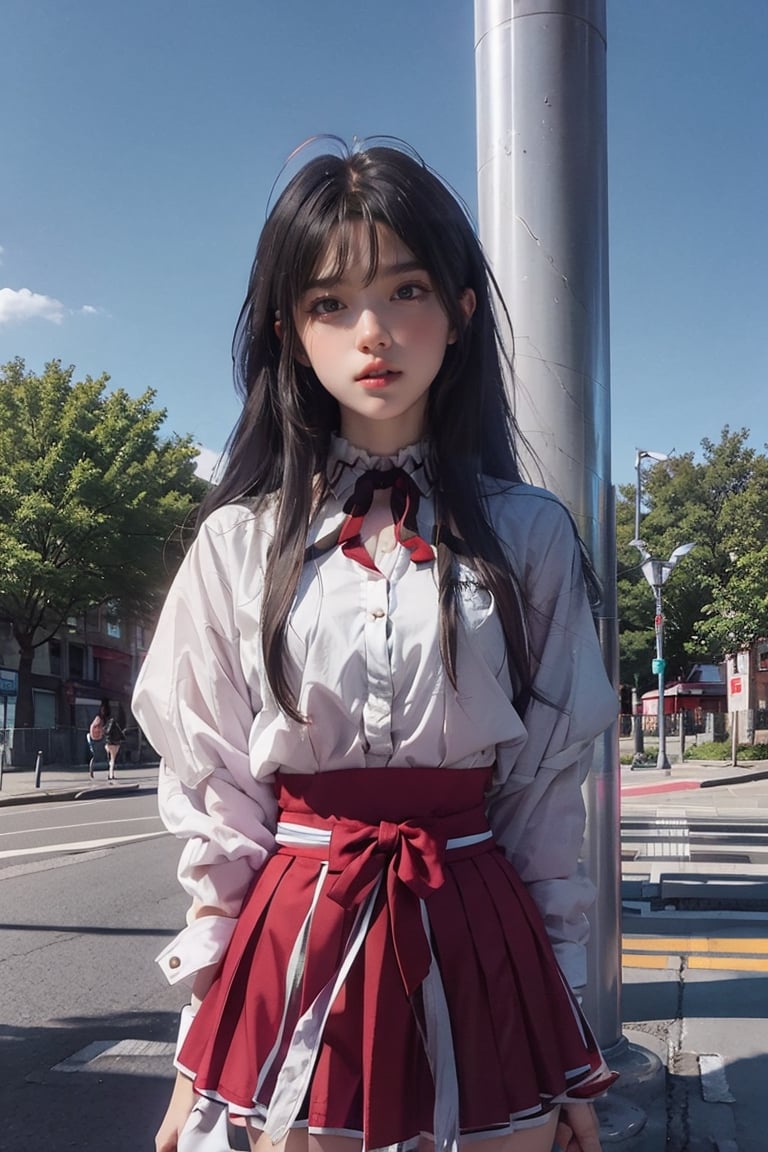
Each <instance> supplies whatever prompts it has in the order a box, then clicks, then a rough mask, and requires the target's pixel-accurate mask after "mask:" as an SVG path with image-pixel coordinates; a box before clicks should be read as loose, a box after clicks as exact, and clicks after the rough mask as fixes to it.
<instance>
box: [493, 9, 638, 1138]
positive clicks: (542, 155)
mask: <svg viewBox="0 0 768 1152" xmlns="http://www.w3.org/2000/svg"><path fill="white" fill-rule="evenodd" d="M605 49H606V37H605V0H475V70H476V77H477V84H476V90H477V137H478V204H479V218H480V234H481V238H482V240H483V243H484V246H485V249H486V252H487V253H488V256H489V258H490V261H491V264H492V266H493V269H494V272H495V274H496V278H497V280H498V282H499V285H500V287H501V291H502V294H503V296H504V299H505V302H506V304H507V307H508V308H509V311H510V315H511V319H512V328H513V332H514V351H515V391H514V401H515V415H516V417H517V421H518V426H519V428H520V430H521V432H522V434H523V437H524V438H525V441H526V443H527V445H529V446H530V452H528V451H527V450H526V447H525V445H521V449H522V457H523V465H524V466H525V467H526V468H527V471H528V473H529V474H530V476H531V478H532V479H533V480H534V481H536V480H541V482H543V484H544V485H545V487H547V488H550V489H551V490H552V491H554V492H555V493H556V494H557V495H558V496H560V497H561V498H562V499H563V500H564V501H565V503H566V504H567V505H568V506H569V508H570V509H571V511H572V512H573V514H574V516H575V518H576V521H577V523H578V525H579V529H580V531H581V534H582V537H583V538H584V540H585V542H586V544H587V547H588V548H589V551H590V554H591V556H592V560H593V563H594V565H595V568H596V570H597V573H598V575H599V577H600V579H601V581H602V584H603V588H604V589H605V597H604V602H603V606H602V612H601V616H600V618H599V619H598V628H599V631H600V637H601V643H602V646H603V655H604V658H605V663H606V667H607V669H608V671H609V674H610V675H611V676H612V677H613V678H614V681H615V682H618V625H617V619H616V549H615V538H614V508H613V489H612V487H611V479H610V393H609V349H608V212H607V175H606V170H607V130H606V120H607V111H606V72H605V68H606V60H605ZM618 765H619V750H618V725H617V724H614V725H613V726H612V728H611V729H610V731H609V732H607V733H606V734H605V735H604V737H603V738H602V739H600V740H599V741H598V742H597V746H596V749H595V757H594V761H593V767H592V772H591V773H590V775H589V779H588V781H587V784H586V786H585V801H586V806H587V830H586V837H585V842H584V862H585V868H586V871H587V872H588V874H589V875H590V877H591V878H592V880H593V881H594V882H595V884H596V885H597V891H598V898H597V902H596V904H595V906H594V908H593V909H592V912H591V914H590V921H591V927H592V931H591V935H590V942H589V956H588V965H589V985H588V987H587V989H586V990H585V995H584V1005H585V1010H586V1012H587V1015H588V1017H589V1019H590V1020H591V1022H592V1025H593V1027H594V1029H595V1033H596V1036H597V1039H598V1041H599V1043H600V1044H601V1045H602V1047H603V1048H604V1049H606V1050H607V1051H608V1054H609V1057H610V1060H611V1064H612V1067H618V1068H619V1070H620V1071H621V1072H622V1075H623V1083H625V1084H629V1083H631V1082H633V1081H637V1080H643V1079H647V1078H649V1077H650V1076H651V1075H653V1072H654V1069H656V1068H658V1067H659V1061H658V1060H657V1059H656V1057H654V1056H652V1054H651V1053H649V1052H647V1051H646V1050H645V1049H643V1048H639V1047H636V1046H635V1045H632V1044H628V1043H627V1041H626V1039H625V1038H624V1037H623V1036H622V1031H621V1005H620V998H621V963H620V958H621V952H620V922H621V917H620V911H621V900H620V884H621V873H620V849H619V844H620V839H619V828H620V811H619V806H620V793H619V772H618ZM610 1103H611V1116H610V1119H608V1118H606V1116H605V1115H601V1126H602V1128H604V1129H608V1128H609V1129H610V1133H608V1132H606V1136H607V1137H608V1136H610V1138H611V1139H616V1138H619V1137H624V1136H627V1135H629V1134H630V1133H632V1132H633V1131H635V1130H637V1127H638V1126H639V1125H642V1123H643V1122H644V1117H643V1115H642V1112H640V1110H639V1109H637V1108H636V1107H635V1106H634V1105H630V1104H628V1103H627V1102H625V1101H623V1100H622V1099H621V1097H620V1096H618V1095H617V1094H615V1093H614V1094H612V1098H611V1102H610ZM638 1116H639V1119H638Z"/></svg>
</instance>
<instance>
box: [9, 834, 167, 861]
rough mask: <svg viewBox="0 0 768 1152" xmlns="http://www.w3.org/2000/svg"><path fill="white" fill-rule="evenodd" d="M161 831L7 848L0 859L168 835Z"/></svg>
mask: <svg viewBox="0 0 768 1152" xmlns="http://www.w3.org/2000/svg"><path fill="white" fill-rule="evenodd" d="M169 835H170V833H169V832H166V831H165V829H163V831H162V832H139V833H138V834H137V835H135V836H111V837H108V838H105V839H101V840H80V841H79V842H76V843H72V844H41V845H40V846H39V847H37V848H9V849H7V850H6V851H4V852H0V860H7V859H9V858H10V857H13V856H42V854H43V853H44V852H87V851H88V850H89V849H91V848H110V847H112V846H113V845H115V844H128V843H130V842H131V841H132V840H155V839H157V837H158V836H169Z"/></svg>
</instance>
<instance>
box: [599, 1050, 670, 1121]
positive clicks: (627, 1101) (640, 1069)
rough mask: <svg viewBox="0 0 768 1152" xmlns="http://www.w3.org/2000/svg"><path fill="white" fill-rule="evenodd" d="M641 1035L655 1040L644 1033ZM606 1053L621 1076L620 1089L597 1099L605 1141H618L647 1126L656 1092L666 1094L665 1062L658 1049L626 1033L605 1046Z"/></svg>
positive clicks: (608, 1061) (606, 1057) (610, 1063)
mask: <svg viewBox="0 0 768 1152" xmlns="http://www.w3.org/2000/svg"><path fill="white" fill-rule="evenodd" d="M635 1035H638V1034H637V1033H635ZM640 1038H641V1039H643V1040H646V1039H648V1040H652V1038H651V1037H646V1036H645V1035H644V1034H642V1035H640ZM603 1055H604V1056H605V1060H606V1063H607V1065H608V1067H609V1068H611V1069H612V1070H613V1071H614V1072H618V1073H619V1075H620V1076H621V1079H620V1080H619V1085H620V1089H619V1090H618V1091H616V1090H614V1089H611V1091H610V1092H609V1093H608V1095H607V1096H606V1097H605V1098H604V1099H602V1100H598V1101H596V1103H595V1108H596V1110H597V1115H598V1119H599V1121H600V1139H601V1141H602V1142H603V1144H617V1143H619V1142H620V1141H622V1140H627V1139H628V1138H629V1137H630V1136H636V1135H637V1133H638V1132H640V1131H641V1130H642V1129H643V1128H644V1127H645V1125H646V1121H647V1119H648V1113H647V1111H646V1109H647V1107H648V1106H649V1105H650V1103H651V1102H652V1100H653V1098H654V1097H655V1096H658V1094H659V1093H661V1095H662V1096H663V1094H664V1064H663V1062H662V1060H661V1059H660V1057H659V1056H658V1055H657V1054H656V1053H655V1052H652V1051H651V1050H650V1049H648V1048H645V1047H643V1045H642V1044H637V1043H635V1042H634V1041H631V1040H629V1039H627V1037H626V1036H621V1037H620V1039H619V1040H618V1041H617V1043H616V1044H614V1045H613V1046H612V1047H611V1048H606V1049H603Z"/></svg>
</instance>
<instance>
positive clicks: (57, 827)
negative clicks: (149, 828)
mask: <svg viewBox="0 0 768 1152" xmlns="http://www.w3.org/2000/svg"><path fill="white" fill-rule="evenodd" d="M150 820H151V821H154V823H155V824H159V823H160V817H159V816H126V817H124V818H123V819H120V820H82V821H80V822H79V823H78V824H49V825H46V827H44V828H19V829H17V830H16V831H14V832H0V837H2V836H29V835H30V833H34V832H61V831H66V830H67V829H71V828H93V827H94V825H95V826H97V827H99V828H103V827H104V826H105V825H107V824H141V823H142V822H144V823H146V822H147V821H150Z"/></svg>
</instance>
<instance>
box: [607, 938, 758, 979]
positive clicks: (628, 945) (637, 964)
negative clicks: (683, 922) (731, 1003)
mask: <svg viewBox="0 0 768 1152" xmlns="http://www.w3.org/2000/svg"><path fill="white" fill-rule="evenodd" d="M622 942H623V943H622V957H621V962H622V966H623V967H624V968H674V967H676V961H677V960H678V959H679V958H680V957H685V959H686V963H687V966H688V968H697V969H700V970H705V971H738V972H768V940H763V939H757V938H755V937H709V936H624V937H623V938H622Z"/></svg>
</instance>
